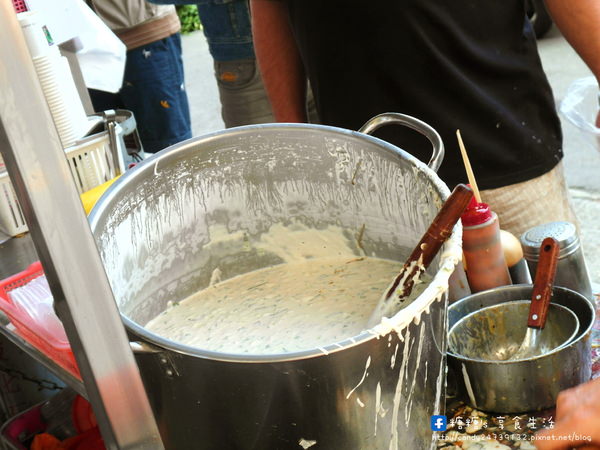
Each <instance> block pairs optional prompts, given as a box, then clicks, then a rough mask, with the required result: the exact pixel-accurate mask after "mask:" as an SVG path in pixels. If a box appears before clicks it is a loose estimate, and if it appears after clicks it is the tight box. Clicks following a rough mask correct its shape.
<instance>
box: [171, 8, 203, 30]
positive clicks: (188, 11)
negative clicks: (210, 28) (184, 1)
mask: <svg viewBox="0 0 600 450" xmlns="http://www.w3.org/2000/svg"><path fill="white" fill-rule="evenodd" d="M177 15H178V16H179V20H180V21H181V32H182V33H183V34H186V33H191V32H192V31H196V30H201V29H202V25H201V24H200V16H199V15H198V8H197V7H196V5H177Z"/></svg>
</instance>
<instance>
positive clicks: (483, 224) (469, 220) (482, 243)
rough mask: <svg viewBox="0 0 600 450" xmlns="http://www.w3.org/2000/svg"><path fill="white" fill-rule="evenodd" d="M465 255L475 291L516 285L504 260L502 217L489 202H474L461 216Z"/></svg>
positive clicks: (471, 285) (472, 287)
mask: <svg viewBox="0 0 600 450" xmlns="http://www.w3.org/2000/svg"><path fill="white" fill-rule="evenodd" d="M461 222H462V225H463V254H464V258H465V263H466V271H467V280H468V281H469V286H470V287H471V291H472V292H479V291H484V290H486V289H491V288H494V287H498V286H505V285H508V284H512V282H511V279H510V273H509V271H508V267H507V265H506V260H505V259H504V251H503V249H502V242H501V239H500V225H499V223H498V216H497V215H496V213H495V212H493V211H492V210H491V209H490V207H489V205H488V204H487V203H477V201H476V200H475V199H473V200H472V201H471V203H470V204H469V206H468V207H467V209H466V211H465V212H464V213H463V215H462V216H461Z"/></svg>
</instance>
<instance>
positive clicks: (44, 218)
mask: <svg viewBox="0 0 600 450" xmlns="http://www.w3.org/2000/svg"><path fill="white" fill-rule="evenodd" d="M0 42H1V44H0V151H1V152H2V156H3V157H4V161H5V164H6V167H7V169H8V172H9V175H10V178H11V181H12V183H13V185H14V188H15V191H16V194H17V197H18V199H19V202H20V203H21V207H22V208H23V212H24V214H25V216H26V220H27V225H28V226H29V230H30V232H31V236H32V238H33V240H34V243H35V247H36V250H37V253H38V255H39V257H40V260H41V262H42V265H43V266H44V271H45V273H46V277H47V278H48V282H49V284H50V287H51V290H52V294H53V296H54V299H55V306H56V309H57V311H58V314H59V316H60V317H61V319H62V321H63V323H64V325H65V329H66V332H67V336H68V337H69V341H70V343H71V347H72V349H73V351H74V353H75V358H76V359H77V363H78V364H79V368H80V371H81V374H82V377H83V380H84V383H85V387H86V391H87V393H88V396H89V400H90V401H91V403H92V407H93V409H94V412H95V414H96V418H97V420H98V423H99V426H100V431H101V433H102V436H103V438H104V440H105V444H106V446H107V448H110V449H116V448H119V449H130V448H136V449H139V448H145V449H162V448H163V444H162V441H161V439H160V435H159V432H158V428H157V426H156V422H155V421H154V416H153V414H152V410H151V408H150V404H149V402H148V398H147V396H146V392H145V390H144V386H143V384H142V380H141V377H140V373H139V370H138V367H137V365H136V363H135V359H134V357H133V354H132V352H131V349H130V348H129V342H128V339H127V335H126V333H125V329H124V327H123V324H122V322H121V317H120V314H119V312H118V309H117V306H116V304H115V300H114V298H113V294H112V291H111V288H110V285H109V283H108V279H107V277H106V274H105V272H104V268H103V266H102V261H101V259H100V256H99V254H98V250H97V248H96V244H95V242H94V238H93V236H92V233H91V231H90V228H89V225H88V222H87V218H86V216H85V213H84V211H83V207H82V205H81V201H80V199H79V195H78V194H77V191H76V189H75V185H74V182H73V179H72V176H71V173H70V171H69V168H68V165H67V161H66V158H65V154H64V151H63V148H62V146H61V144H60V141H59V138H58V134H57V131H56V128H55V127H54V123H53V120H52V117H51V115H50V111H49V109H48V106H47V105H46V102H45V99H44V96H43V93H42V89H41V87H40V84H39V81H38V79H37V75H36V73H35V69H34V67H33V63H32V61H31V57H30V55H29V51H28V48H27V46H26V43H25V39H24V37H23V34H22V32H21V28H20V26H19V23H18V21H17V18H16V14H15V11H14V9H13V6H12V3H11V1H10V0H0Z"/></svg>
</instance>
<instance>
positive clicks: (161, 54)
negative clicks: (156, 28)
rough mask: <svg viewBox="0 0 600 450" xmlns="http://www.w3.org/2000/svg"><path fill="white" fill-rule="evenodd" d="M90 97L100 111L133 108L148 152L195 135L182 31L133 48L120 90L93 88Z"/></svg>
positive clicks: (126, 64) (128, 54)
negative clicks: (185, 74)
mask: <svg viewBox="0 0 600 450" xmlns="http://www.w3.org/2000/svg"><path fill="white" fill-rule="evenodd" d="M90 97H91V98H92V103H93V104H94V109H96V110H97V111H104V110H107V109H114V108H125V109H128V110H130V111H132V112H133V114H134V115H135V119H136V122H137V128H138V132H139V134H140V138H141V140H142V144H143V146H144V151H145V152H149V153H154V152H157V151H159V150H162V149H163V148H166V147H168V146H170V145H173V144H176V143H177V142H180V141H183V140H185V139H189V138H191V137H192V131H191V120H190V109H189V104H188V98H187V93H186V91H185V86H184V76H183V60H182V58H181V36H180V35H179V33H176V34H174V35H172V36H169V37H168V38H165V39H161V40H159V41H155V42H153V43H151V44H148V45H144V46H142V47H138V48H135V49H133V50H129V51H128V52H127V61H126V63H125V76H124V79H123V86H122V87H121V90H120V91H119V93H118V94H109V93H105V92H104V93H102V92H100V91H90Z"/></svg>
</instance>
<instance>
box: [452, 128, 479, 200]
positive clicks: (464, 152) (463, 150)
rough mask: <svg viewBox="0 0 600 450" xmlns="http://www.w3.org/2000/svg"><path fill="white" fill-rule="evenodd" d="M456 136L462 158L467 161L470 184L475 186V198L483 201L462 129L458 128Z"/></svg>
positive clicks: (466, 168)
mask: <svg viewBox="0 0 600 450" xmlns="http://www.w3.org/2000/svg"><path fill="white" fill-rule="evenodd" d="M456 137H457V138H458V145H459V147H460V153H461V154H462V159H463V162H464V163H465V170H466V171H467V178H468V179H469V184H470V185H471V187H472V188H473V195H474V196H475V200H477V203H481V195H479V188H478V187H477V182H476V181H475V175H474V174H473V169H472V168H471V163H470V162H469V157H468V156H467V149H466V148H465V144H463V140H462V137H461V136H460V130H456Z"/></svg>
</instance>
